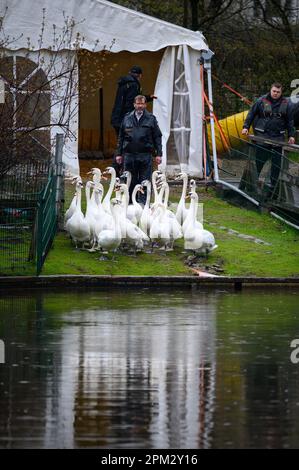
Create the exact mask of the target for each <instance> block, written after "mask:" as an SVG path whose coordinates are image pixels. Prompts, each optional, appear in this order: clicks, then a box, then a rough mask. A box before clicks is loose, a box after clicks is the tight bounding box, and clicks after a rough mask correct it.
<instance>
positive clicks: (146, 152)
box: [116, 95, 162, 204]
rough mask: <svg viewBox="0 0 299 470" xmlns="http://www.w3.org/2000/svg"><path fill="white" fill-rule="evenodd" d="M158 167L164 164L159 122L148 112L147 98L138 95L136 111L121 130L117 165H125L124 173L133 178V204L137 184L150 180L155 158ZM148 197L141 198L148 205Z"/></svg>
mask: <svg viewBox="0 0 299 470" xmlns="http://www.w3.org/2000/svg"><path fill="white" fill-rule="evenodd" d="M153 153H155V154H156V163H157V164H158V165H160V163H161V162H162V134H161V131H160V128H159V126H158V122H157V119H156V118H155V116H154V115H153V114H151V113H149V112H148V111H147V110H146V97H145V96H143V95H138V96H136V97H135V99H134V111H132V112H131V113H128V114H126V115H125V117H124V119H123V121H122V123H121V126H120V130H119V136H118V144H117V153H116V155H117V156H116V162H117V163H118V164H122V163H124V170H125V171H130V172H131V174H132V182H131V186H130V200H131V197H132V192H133V189H134V187H135V185H136V184H140V183H141V182H142V181H143V180H150V179H151V175H152V156H153ZM145 200H146V194H141V195H140V196H139V202H141V203H142V204H145Z"/></svg>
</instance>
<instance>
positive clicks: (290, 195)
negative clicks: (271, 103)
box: [219, 137, 299, 226]
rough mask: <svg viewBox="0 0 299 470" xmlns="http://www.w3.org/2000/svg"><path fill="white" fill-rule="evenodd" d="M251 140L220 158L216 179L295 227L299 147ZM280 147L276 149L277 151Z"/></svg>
mask: <svg viewBox="0 0 299 470" xmlns="http://www.w3.org/2000/svg"><path fill="white" fill-rule="evenodd" d="M270 143H271V144H273V142H272V141H271V142H270V141H269V142H268V141H267V140H265V139H261V138H258V137H254V138H253V140H252V141H251V142H246V141H241V140H239V139H238V141H236V142H235V145H234V148H232V149H230V151H229V152H228V153H227V154H226V155H223V156H222V161H221V168H219V178H220V180H221V182H222V183H223V184H224V185H226V186H227V187H231V189H233V190H235V191H236V192H239V193H242V194H243V195H244V196H246V197H247V199H249V200H251V201H252V202H254V203H255V204H256V205H260V206H262V207H265V208H267V209H269V211H272V210H273V211H275V213H277V214H278V215H280V216H282V217H285V218H286V219H287V220H288V221H289V222H291V223H293V224H295V225H296V226H298V223H299V147H298V146H294V145H293V146H292V147H290V146H288V145H287V144H277V146H276V147H275V145H274V144H273V145H270ZM279 146H280V149H279Z"/></svg>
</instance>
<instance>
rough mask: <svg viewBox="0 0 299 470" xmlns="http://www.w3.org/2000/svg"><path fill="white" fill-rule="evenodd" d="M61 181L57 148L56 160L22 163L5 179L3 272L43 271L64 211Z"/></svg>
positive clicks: (0, 237) (0, 189)
mask: <svg viewBox="0 0 299 470" xmlns="http://www.w3.org/2000/svg"><path fill="white" fill-rule="evenodd" d="M60 144H61V141H59V140H58V145H57V146H56V150H57V148H60V149H61V145H60ZM61 183H62V164H61V158H59V157H57V152H56V156H55V161H54V158H53V161H47V162H45V161H42V162H36V163H31V164H25V165H21V166H20V167H18V168H15V169H14V172H13V173H10V174H8V175H6V176H5V177H4V178H3V179H1V181H0V275H17V274H18V275H20V274H31V275H32V274H37V275H38V274H40V272H41V269H42V266H43V263H44V261H45V258H46V256H47V253H48V251H49V249H50V247H51V244H52V241H53V239H54V236H55V233H56V230H57V224H58V220H59V216H60V213H61V211H62V206H61V204H62V202H61V201H62V200H63V194H62V188H63V184H61Z"/></svg>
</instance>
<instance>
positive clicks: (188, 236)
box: [184, 192, 218, 255]
mask: <svg viewBox="0 0 299 470" xmlns="http://www.w3.org/2000/svg"><path fill="white" fill-rule="evenodd" d="M190 198H191V204H190V209H189V211H190V213H191V214H192V220H190V223H189V225H188V226H187V228H186V231H185V233H184V240H185V242H184V248H185V250H192V251H194V252H195V253H197V254H203V255H207V254H208V253H210V252H211V251H213V250H215V249H216V248H217V247H218V246H217V245H216V243H215V237H214V235H213V234H212V233H211V232H209V231H208V230H205V229H204V228H200V227H199V226H198V225H197V224H198V221H197V220H196V212H197V204H198V195H197V194H196V193H193V192H191V193H190ZM188 217H189V215H188Z"/></svg>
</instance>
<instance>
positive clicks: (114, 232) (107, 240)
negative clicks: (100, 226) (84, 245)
mask: <svg viewBox="0 0 299 470" xmlns="http://www.w3.org/2000/svg"><path fill="white" fill-rule="evenodd" d="M111 206H112V215H113V219H114V227H113V228H112V229H109V230H103V231H102V232H100V233H99V235H98V246H99V247H100V248H101V249H102V250H105V251H106V252H108V251H116V250H117V248H118V247H119V246H120V244H121V229H120V211H121V210H122V208H121V202H120V201H119V200H118V199H112V200H111Z"/></svg>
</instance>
